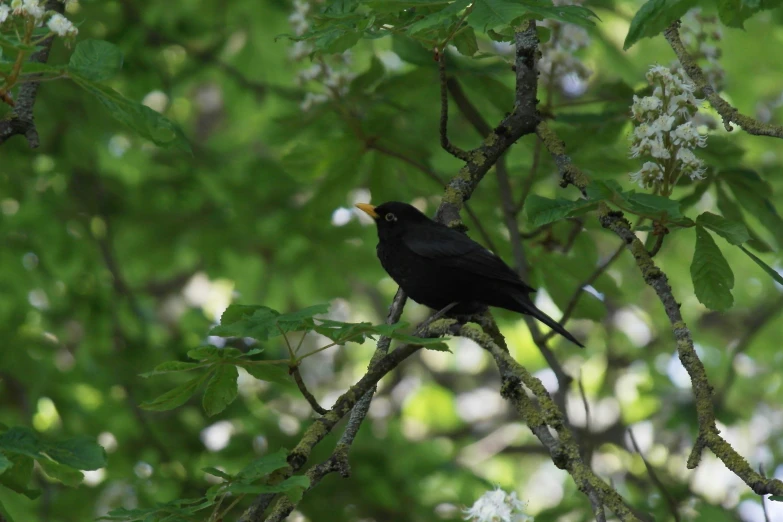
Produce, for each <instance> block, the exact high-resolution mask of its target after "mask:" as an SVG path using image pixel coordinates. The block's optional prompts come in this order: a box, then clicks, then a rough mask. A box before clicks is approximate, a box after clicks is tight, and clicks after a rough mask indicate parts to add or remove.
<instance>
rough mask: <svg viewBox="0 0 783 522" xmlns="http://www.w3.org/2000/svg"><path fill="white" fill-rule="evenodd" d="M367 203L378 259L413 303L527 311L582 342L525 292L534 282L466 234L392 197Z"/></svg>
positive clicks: (471, 309)
mask: <svg viewBox="0 0 783 522" xmlns="http://www.w3.org/2000/svg"><path fill="white" fill-rule="evenodd" d="M369 208H372V211H371V213H370V212H368V213H370V215H373V217H374V219H375V223H376V224H377V226H378V239H379V242H378V247H377V251H378V258H379V259H380V261H381V265H383V268H384V269H385V270H386V272H388V273H389V275H390V276H391V278H392V279H394V281H395V282H396V283H397V284H398V285H400V287H401V288H402V289H403V290H404V291H405V293H406V294H408V296H409V297H410V298H411V299H413V300H414V301H416V302H417V303H421V304H423V305H426V306H429V307H430V308H434V309H436V310H440V309H442V308H445V307H446V306H447V305H449V304H451V303H455V302H456V303H459V305H458V306H456V307H455V308H454V309H452V313H474V312H476V311H479V310H481V309H482V308H485V307H486V306H496V307H499V308H505V309H507V310H512V311H515V312H519V313H522V314H527V315H530V316H531V317H534V318H536V319H537V320H539V321H541V322H542V323H544V324H545V325H547V326H549V327H550V328H552V329H553V330H554V331H556V332H557V333H559V334H561V335H562V336H564V337H565V338H567V339H568V340H570V341H572V342H573V343H575V344H577V345H579V346H582V344H581V343H580V342H579V341H577V340H576V338H575V337H574V336H573V335H571V334H570V333H569V332H568V331H567V330H566V329H565V328H563V327H562V326H561V325H560V324H559V323H558V322H557V321H555V320H554V319H552V318H551V317H549V316H548V315H546V314H545V313H544V312H542V311H541V310H539V309H538V308H537V307H536V305H535V304H534V303H533V301H532V300H531V299H530V296H529V294H530V293H531V292H534V291H535V290H534V289H533V288H531V287H530V286H528V285H527V284H526V283H525V282H524V281H522V279H520V277H519V276H518V275H517V273H516V272H514V270H512V269H511V268H510V267H509V266H508V265H506V263H504V262H503V260H502V259H500V258H499V257H498V256H496V255H495V254H493V253H492V252H490V251H489V250H487V249H486V248H484V247H482V246H481V245H479V244H478V243H476V242H475V241H473V240H472V239H470V238H469V237H468V236H466V235H465V234H462V233H461V232H458V231H456V230H453V229H451V228H448V227H446V226H444V225H442V224H440V223H437V222H435V221H432V220H431V219H430V218H428V217H427V216H425V215H424V214H422V213H421V212H419V211H418V210H417V209H416V208H415V207H412V206H411V205H408V204H406V203H400V202H396V201H392V202H389V203H384V204H382V205H379V206H377V207H369ZM363 210H364V209H363ZM365 211H367V210H365Z"/></svg>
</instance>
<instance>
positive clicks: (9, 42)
mask: <svg viewBox="0 0 783 522" xmlns="http://www.w3.org/2000/svg"><path fill="white" fill-rule="evenodd" d="M0 49H3V50H6V51H11V54H13V55H16V52H17V51H26V52H28V53H31V52H33V51H36V50H37V49H40V47H36V46H34V45H27V44H23V43H22V42H20V41H19V40H17V39H16V38H14V39H11V38H8V37H7V36H6V35H4V34H0Z"/></svg>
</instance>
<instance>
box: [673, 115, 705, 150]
mask: <svg viewBox="0 0 783 522" xmlns="http://www.w3.org/2000/svg"><path fill="white" fill-rule="evenodd" d="M672 139H673V142H674V144H675V145H681V146H683V147H695V146H698V147H705V146H706V145H707V138H706V137H705V136H702V135H701V134H699V131H698V130H696V127H694V126H693V123H692V122H690V121H688V122H685V123H683V124H682V125H680V126H679V127H677V128H676V129H674V132H672Z"/></svg>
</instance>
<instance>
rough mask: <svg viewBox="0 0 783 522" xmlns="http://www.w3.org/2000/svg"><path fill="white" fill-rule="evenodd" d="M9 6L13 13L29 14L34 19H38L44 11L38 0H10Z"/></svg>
mask: <svg viewBox="0 0 783 522" xmlns="http://www.w3.org/2000/svg"><path fill="white" fill-rule="evenodd" d="M11 8H12V9H13V10H14V14H15V15H22V16H29V17H32V18H34V19H35V20H40V19H41V18H43V16H44V14H45V13H46V9H45V8H44V6H42V5H41V3H40V1H39V0H21V1H18V0H14V1H13V2H11Z"/></svg>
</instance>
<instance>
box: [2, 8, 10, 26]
mask: <svg viewBox="0 0 783 522" xmlns="http://www.w3.org/2000/svg"><path fill="white" fill-rule="evenodd" d="M10 12H11V8H10V7H8V6H7V5H5V4H2V5H0V24H2V23H3V22H5V21H6V20H8V14H9V13H10Z"/></svg>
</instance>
